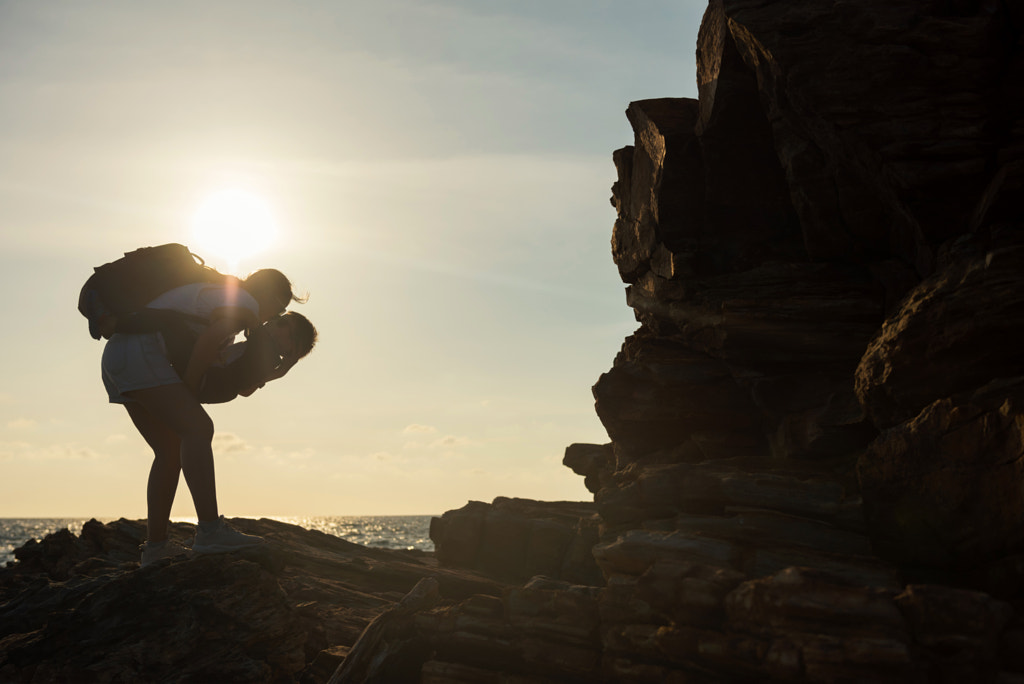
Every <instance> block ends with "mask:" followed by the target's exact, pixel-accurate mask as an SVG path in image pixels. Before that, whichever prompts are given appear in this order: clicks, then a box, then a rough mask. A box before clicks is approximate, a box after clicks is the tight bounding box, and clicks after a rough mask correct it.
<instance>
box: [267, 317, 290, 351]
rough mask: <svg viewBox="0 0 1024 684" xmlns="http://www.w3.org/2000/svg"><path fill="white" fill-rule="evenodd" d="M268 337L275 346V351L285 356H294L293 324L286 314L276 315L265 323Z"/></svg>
mask: <svg viewBox="0 0 1024 684" xmlns="http://www.w3.org/2000/svg"><path fill="white" fill-rule="evenodd" d="M267 328H268V332H269V333H270V339H271V341H273V343H274V346H275V347H276V348H277V353H278V354H280V355H281V356H283V357H285V358H292V357H294V356H295V334H294V326H293V324H292V322H291V321H290V320H289V319H288V317H287V316H278V317H277V318H274V319H272V320H271V321H270V322H269V323H268V324H267Z"/></svg>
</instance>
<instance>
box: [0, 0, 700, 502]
mask: <svg viewBox="0 0 1024 684" xmlns="http://www.w3.org/2000/svg"><path fill="white" fill-rule="evenodd" d="M705 6H706V3H704V2H701V1H700V0H674V1H671V2H669V1H662V0H639V1H638V2H632V3H623V2H617V1H604V0H586V1H584V0H537V1H533V0H476V1H470V0H344V1H340V0H338V1H331V2H327V1H317V0H309V1H304V2H289V3H284V2H263V1H261V0H250V1H247V2H240V1H229V2H209V1H208V0H204V1H203V2H191V1H188V0H186V1H183V2H175V3H140V2H112V1H103V2H92V3H80V2H70V1H63V0H50V1H48V2H21V1H7V0H0V286H2V288H3V291H4V292H6V293H7V296H6V298H5V299H6V302H5V305H4V324H3V336H2V342H0V344H2V347H0V351H2V354H0V377H2V381H0V518H3V517H7V518H10V517H90V516H94V517H99V518H104V517H121V516H124V517H128V518H143V517H145V511H146V508H145V487H146V477H147V474H148V471H149V466H150V463H151V460H152V455H151V452H150V451H149V449H148V447H147V446H146V444H145V443H144V441H143V440H142V438H141V437H140V436H139V435H138V433H137V432H136V431H135V430H134V428H133V426H132V424H131V422H130V420H129V419H128V415H127V413H126V412H125V411H124V409H123V408H122V407H120V406H117V405H112V404H109V403H108V402H107V397H106V394H105V392H104V390H103V386H102V382H101V380H100V356H101V354H102V346H103V345H102V343H101V342H97V341H95V340H93V339H92V338H91V337H89V334H88V330H87V324H86V321H85V319H84V318H82V317H81V315H80V314H79V313H78V312H77V310H76V308H75V307H76V304H77V298H78V292H79V289H80V288H81V286H82V283H84V281H85V279H86V278H87V277H88V276H89V274H90V273H91V272H92V268H93V267H94V266H97V265H99V264H103V263H105V262H109V261H112V260H114V259H116V258H117V257H119V256H121V254H122V253H124V252H126V251H130V250H132V249H135V248H137V247H141V246H145V245H157V244H163V243H167V242H181V243H184V244H186V245H188V246H189V247H191V248H192V250H193V251H195V252H197V253H198V254H200V255H201V256H202V257H203V258H205V259H206V261H207V263H209V264H211V265H213V266H216V267H218V268H220V269H222V270H224V271H225V272H232V273H236V274H238V275H245V273H248V272H250V271H252V270H255V269H257V268H263V267H273V268H278V269H280V270H282V271H283V272H284V273H286V274H287V275H288V276H289V277H290V278H291V280H292V281H293V283H294V284H295V286H296V288H297V289H298V290H299V291H300V292H303V293H308V295H309V300H308V302H307V303H305V304H296V305H293V308H294V310H297V311H300V312H301V313H303V314H305V315H306V316H308V317H309V318H310V319H311V320H312V321H313V323H314V324H315V325H316V326H317V329H318V331H319V343H318V345H317V347H316V349H314V351H313V352H312V354H310V356H308V357H307V358H305V359H303V360H302V361H301V362H300V363H299V364H298V365H297V366H296V367H295V368H294V369H292V371H291V372H290V373H289V374H288V375H287V376H286V377H284V378H282V379H281V380H278V381H275V382H273V383H271V384H269V385H267V386H266V387H265V388H264V389H262V390H260V391H258V392H256V393H255V394H254V395H253V396H251V397H248V398H241V399H238V400H236V401H234V402H231V403H229V404H222V405H216V406H211V407H208V408H209V413H210V415H211V417H212V418H213V420H214V423H215V425H216V436H215V438H214V452H215V458H216V467H217V487H218V498H219V503H220V509H221V512H222V513H224V514H225V515H227V516H228V517H232V516H242V515H244V516H260V515H263V516H319V515H428V514H430V515H436V514H440V513H443V512H444V511H447V510H452V509H456V508H460V507H462V506H463V505H465V504H466V502H467V501H470V500H476V501H491V500H493V499H494V498H495V497H497V496H510V497H524V498H531V499H539V500H545V501H558V500H573V501H585V500H591V499H592V495H591V494H590V493H589V492H587V490H586V489H585V487H584V486H583V478H582V477H580V476H577V475H575V474H573V473H572V472H571V471H570V470H569V469H568V468H566V467H565V466H563V465H562V457H563V455H564V451H565V448H566V447H567V446H568V445H570V444H572V443H575V442H589V443H598V444H603V443H606V442H607V441H608V436H607V433H606V432H605V430H604V428H603V427H602V425H601V423H600V421H599V420H598V418H597V416H596V413H595V411H594V400H593V396H592V393H591V387H592V386H593V385H594V383H595V382H596V381H597V379H598V378H599V376H600V375H601V374H602V373H604V372H606V371H607V370H608V369H609V368H611V365H612V362H613V360H614V357H615V354H616V353H617V352H618V350H619V348H620V346H621V344H622V341H623V339H624V338H625V337H626V336H628V335H629V334H631V333H632V332H633V331H634V330H635V329H636V327H637V323H636V321H635V319H634V317H633V314H632V311H631V310H630V309H629V308H628V307H627V305H626V303H625V295H624V284H623V283H622V282H621V280H620V279H619V277H618V272H617V270H616V268H615V265H614V263H613V261H612V258H611V247H610V239H611V231H612V225H613V223H614V220H615V213H614V209H613V208H612V207H611V205H610V202H609V197H610V187H611V185H612V183H613V182H614V180H615V168H614V165H613V164H612V161H611V156H612V152H613V151H614V150H615V149H617V148H620V147H623V146H625V145H629V144H632V142H633V134H632V131H631V129H630V127H629V124H628V122H627V120H626V117H625V114H624V110H625V109H626V107H627V106H628V104H629V102H631V101H634V100H642V99H647V98H659V97H696V82H695V78H696V76H695V71H696V68H695V64H694V54H695V49H696V35H697V29H698V26H699V22H700V18H701V15H702V13H703V10H704V7H705ZM226 190H229V191H234V192H241V193H245V194H246V196H247V197H250V198H252V201H255V202H256V203H258V205H259V207H261V208H262V210H263V211H264V212H265V216H266V217H268V218H267V225H268V226H269V227H270V229H271V230H272V233H273V240H271V241H270V242H269V245H268V246H267V248H266V249H265V250H263V251H259V252H256V253H252V254H247V255H243V254H228V253H221V252H217V251H216V250H215V248H214V247H211V246H210V245H211V243H212V242H213V240H212V236H211V235H210V234H209V230H211V229H210V228H209V226H208V225H207V228H206V229H205V230H207V232H203V230H204V229H203V228H201V227H197V226H201V225H206V224H199V223H197V221H196V216H197V212H198V211H199V209H200V207H202V206H204V203H205V202H207V201H208V199H209V198H210V197H211V196H215V195H216V194H217V193H219V192H223V191H226ZM253 230H255V228H254V229H253ZM252 237H253V239H252V240H247V241H246V242H245V243H244V244H246V245H250V244H256V243H257V242H259V240H257V239H256V238H257V236H256V235H255V233H253V236H252ZM268 239H269V238H268ZM203 246H206V249H205V250H204V249H203ZM172 515H173V516H175V517H177V518H188V517H192V516H194V515H195V513H194V509H193V507H192V502H191V499H190V497H189V495H188V491H187V488H186V487H185V483H184V480H182V482H181V484H180V485H179V489H178V495H177V499H176V501H175V505H174V509H173V511H172Z"/></svg>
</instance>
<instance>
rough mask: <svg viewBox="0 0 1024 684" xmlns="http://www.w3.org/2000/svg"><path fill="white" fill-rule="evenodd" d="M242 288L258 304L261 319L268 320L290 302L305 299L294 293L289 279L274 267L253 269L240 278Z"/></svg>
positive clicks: (302, 301) (279, 312) (282, 311)
mask: <svg viewBox="0 0 1024 684" xmlns="http://www.w3.org/2000/svg"><path fill="white" fill-rule="evenodd" d="M242 288H243V289H244V290H245V291H246V292H248V293H249V294H251V295H252V296H253V298H254V299H255V300H256V301H257V303H258V304H259V305H260V320H261V321H269V320H270V319H271V318H273V317H274V316H277V315H279V314H281V313H284V310H285V309H287V308H288V305H289V304H290V303H292V302H300V303H304V302H305V301H306V299H307V298H306V297H300V296H298V295H297V294H295V293H294V292H293V291H292V283H291V281H290V280H288V277H287V276H285V274H284V273H281V272H280V271H278V270H277V269H276V268H261V269H260V270H258V271H253V272H252V273H250V274H249V275H248V276H246V278H245V279H244V280H242Z"/></svg>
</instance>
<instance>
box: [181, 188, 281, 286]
mask: <svg viewBox="0 0 1024 684" xmlns="http://www.w3.org/2000/svg"><path fill="white" fill-rule="evenodd" d="M192 236H193V238H194V239H195V241H196V244H197V247H198V249H199V251H198V252H197V253H198V254H199V255H200V256H202V255H203V254H204V253H208V254H210V255H212V256H215V257H219V258H221V259H223V260H224V261H225V262H226V263H227V265H228V270H230V271H232V272H236V271H237V270H238V267H239V265H240V263H241V262H242V261H243V260H245V259H246V258H248V257H251V256H253V255H255V254H258V253H259V252H262V251H264V250H266V249H267V248H269V247H270V246H271V245H272V244H273V242H274V240H275V238H276V237H277V225H276V223H275V221H274V217H273V215H272V214H271V212H270V208H269V207H268V206H267V203H266V202H265V201H264V200H263V198H262V197H260V196H259V195H257V194H255V193H252V192H249V191H246V190H240V189H236V188H232V189H228V190H220V191H218V192H215V193H213V194H211V195H209V196H207V197H206V199H204V200H203V202H202V204H200V205H199V208H198V209H197V210H196V213H195V215H194V216H193V217H192Z"/></svg>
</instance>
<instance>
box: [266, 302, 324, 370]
mask: <svg viewBox="0 0 1024 684" xmlns="http://www.w3.org/2000/svg"><path fill="white" fill-rule="evenodd" d="M267 327H268V328H269V332H270V335H271V339H273V341H274V345H275V346H276V347H277V349H278V351H279V352H280V354H281V356H284V357H287V358H290V359H292V360H294V361H298V360H299V359H301V358H302V357H303V356H305V355H306V354H308V353H309V352H311V351H312V350H313V347H314V346H315V345H316V338H317V332H316V328H314V327H313V324H312V323H311V322H310V320H309V319H308V318H306V317H305V316H303V315H302V314H299V313H295V312H294V311H288V312H286V313H284V314H282V315H280V316H277V317H276V318H274V319H272V320H271V321H270V322H269V323H268V324H267Z"/></svg>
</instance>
